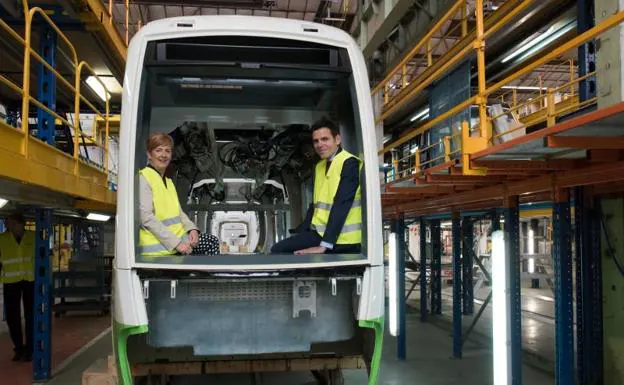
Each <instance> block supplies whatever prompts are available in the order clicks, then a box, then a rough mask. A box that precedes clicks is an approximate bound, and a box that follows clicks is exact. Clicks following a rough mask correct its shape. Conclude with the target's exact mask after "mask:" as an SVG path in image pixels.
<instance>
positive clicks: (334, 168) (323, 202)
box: [312, 149, 362, 244]
mask: <svg viewBox="0 0 624 385" xmlns="http://www.w3.org/2000/svg"><path fill="white" fill-rule="evenodd" d="M349 158H355V159H357V160H358V162H359V163H360V167H359V169H361V165H362V163H361V161H360V160H359V159H358V158H356V157H355V156H353V154H350V153H349V152H347V151H346V150H344V149H343V150H342V151H340V152H339V153H338V154H336V156H335V157H334V159H333V160H332V162H331V165H330V166H329V170H327V169H326V165H327V160H322V161H320V162H318V163H317V164H316V169H315V176H314V214H313V215H312V228H313V229H314V230H316V231H317V232H318V233H319V234H320V235H321V236H323V235H324V233H325V230H326V229H327V221H328V220H329V213H330V211H331V209H332V207H333V201H334V197H335V196H336V192H337V191H338V185H339V184H340V174H341V173H342V167H343V165H344V162H345V161H346V160H347V159H349ZM361 196H362V194H361V185H360V186H358V188H357V191H356V192H355V197H354V199H353V204H352V205H351V209H350V210H349V213H348V214H347V218H346V220H345V223H344V225H343V227H342V230H341V232H340V235H339V236H338V240H337V241H336V244H354V243H361V242H362V201H361Z"/></svg>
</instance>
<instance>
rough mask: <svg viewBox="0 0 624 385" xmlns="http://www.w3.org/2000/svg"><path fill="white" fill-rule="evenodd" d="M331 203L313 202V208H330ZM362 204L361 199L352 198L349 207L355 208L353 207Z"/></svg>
mask: <svg viewBox="0 0 624 385" xmlns="http://www.w3.org/2000/svg"><path fill="white" fill-rule="evenodd" d="M332 206H333V204H331V203H325V202H316V203H315V204H314V208H315V209H321V210H331V209H332ZM360 206H362V201H361V200H359V199H358V200H354V201H353V204H351V208H355V207H360Z"/></svg>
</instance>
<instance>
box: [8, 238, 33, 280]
mask: <svg viewBox="0 0 624 385" xmlns="http://www.w3.org/2000/svg"><path fill="white" fill-rule="evenodd" d="M0 262H2V274H1V275H0V277H1V280H2V283H16V282H20V281H30V282H33V281H34V280H35V233H34V232H33V231H24V235H23V236H22V241H21V242H20V243H19V244H18V243H17V241H16V240H15V238H14V237H13V234H11V233H10V232H8V231H6V232H4V233H2V234H0Z"/></svg>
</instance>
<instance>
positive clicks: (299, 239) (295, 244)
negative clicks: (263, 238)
mask: <svg viewBox="0 0 624 385" xmlns="http://www.w3.org/2000/svg"><path fill="white" fill-rule="evenodd" d="M321 240H322V238H321V236H320V235H319V234H318V233H317V232H316V231H314V230H306V231H302V232H300V233H297V234H295V235H293V236H292V237H289V238H286V239H283V240H281V241H279V242H277V243H276V244H275V245H273V247H272V248H271V252H272V253H282V254H287V253H288V254H289V253H294V252H295V251H297V250H302V249H307V248H308V247H315V246H320V244H321ZM360 250H361V245H360V244H359V243H355V244H347V245H344V244H343V245H338V244H336V245H334V248H333V249H331V250H327V251H326V253H328V254H355V253H359V252H360Z"/></svg>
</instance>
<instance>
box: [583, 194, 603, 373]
mask: <svg viewBox="0 0 624 385" xmlns="http://www.w3.org/2000/svg"><path fill="white" fill-rule="evenodd" d="M593 203H594V210H593V211H592V216H591V217H590V220H591V223H590V226H591V250H592V251H593V253H592V254H591V256H592V258H591V260H590V262H589V265H590V272H589V276H590V282H591V285H592V286H591V295H589V299H588V302H589V303H590V304H591V305H590V307H591V313H590V314H591V315H590V317H591V318H590V319H591V327H590V328H586V329H589V332H590V333H591V335H590V336H589V337H590V341H591V345H590V349H591V356H590V361H589V363H590V365H591V368H592V370H591V372H590V377H589V380H590V382H589V384H591V385H601V384H603V383H604V369H603V354H604V353H603V349H604V341H603V334H602V333H603V324H602V322H603V318H602V317H603V314H602V253H601V250H602V248H601V244H600V242H601V241H600V240H601V239H602V233H601V231H600V230H601V229H602V226H603V223H602V210H600V201H599V200H598V198H596V199H595V200H594V202H593ZM596 208H598V209H596Z"/></svg>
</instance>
